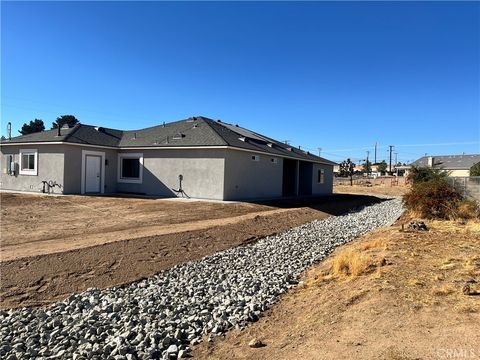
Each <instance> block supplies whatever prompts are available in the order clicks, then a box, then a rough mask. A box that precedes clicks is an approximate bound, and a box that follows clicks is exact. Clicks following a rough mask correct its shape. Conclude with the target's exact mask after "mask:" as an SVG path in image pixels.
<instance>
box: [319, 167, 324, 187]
mask: <svg viewBox="0 0 480 360" xmlns="http://www.w3.org/2000/svg"><path fill="white" fill-rule="evenodd" d="M317 182H318V183H319V184H323V183H324V182H325V169H318V179H317Z"/></svg>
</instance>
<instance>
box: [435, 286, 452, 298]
mask: <svg viewBox="0 0 480 360" xmlns="http://www.w3.org/2000/svg"><path fill="white" fill-rule="evenodd" d="M454 292H455V289H454V288H453V287H452V286H450V285H443V286H440V287H437V288H434V289H433V295H437V296H446V295H450V294H453V293H454Z"/></svg>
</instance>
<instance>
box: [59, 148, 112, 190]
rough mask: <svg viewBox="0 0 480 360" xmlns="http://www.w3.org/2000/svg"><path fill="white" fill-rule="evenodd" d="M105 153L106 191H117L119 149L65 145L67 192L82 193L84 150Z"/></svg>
mask: <svg viewBox="0 0 480 360" xmlns="http://www.w3.org/2000/svg"><path fill="white" fill-rule="evenodd" d="M83 150H88V151H98V152H103V153H105V160H106V163H107V164H106V165H105V190H104V191H105V193H114V192H116V191H117V153H118V151H117V150H113V149H103V148H95V147H86V146H85V147H84V146H65V194H80V193H81V178H82V151H83Z"/></svg>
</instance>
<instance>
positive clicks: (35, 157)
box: [18, 149, 38, 176]
mask: <svg viewBox="0 0 480 360" xmlns="http://www.w3.org/2000/svg"><path fill="white" fill-rule="evenodd" d="M26 154H28V155H32V154H33V169H23V155H26ZM18 155H19V158H20V159H19V161H18V162H19V170H18V173H19V174H20V175H29V176H37V175H38V149H20V150H19V151H18Z"/></svg>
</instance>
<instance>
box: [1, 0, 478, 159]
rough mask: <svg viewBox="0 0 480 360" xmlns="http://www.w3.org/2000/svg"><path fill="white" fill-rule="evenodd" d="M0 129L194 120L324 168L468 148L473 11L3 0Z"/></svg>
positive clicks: (472, 122)
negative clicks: (252, 134)
mask: <svg viewBox="0 0 480 360" xmlns="http://www.w3.org/2000/svg"><path fill="white" fill-rule="evenodd" d="M1 54H2V55H1V79H2V80H1V103H2V104H1V112H0V117H1V119H0V120H1V129H0V133H1V134H2V135H5V134H6V123H7V122H8V121H10V122H12V125H13V131H12V133H13V135H17V134H18V130H19V129H20V127H21V125H22V124H23V123H25V122H29V121H30V120H33V119H35V118H39V119H42V120H43V121H44V122H45V126H46V127H47V128H50V126H51V123H52V122H53V121H54V120H55V118H56V117H57V116H59V115H63V114H72V115H75V116H76V117H77V118H78V119H79V120H80V121H81V122H82V123H85V124H91V125H100V126H105V127H112V128H119V129H138V128H143V127H149V126H154V125H158V124H161V123H162V122H164V121H166V122H169V121H175V120H180V119H184V118H187V117H190V116H198V115H203V116H206V117H210V118H213V119H221V120H222V121H225V122H229V123H234V124H239V125H240V126H243V127H246V128H249V129H252V130H254V131H257V132H259V133H263V134H265V135H267V136H270V137H273V138H275V139H277V140H280V141H283V140H289V141H290V143H291V144H292V145H294V146H298V145H301V146H302V149H307V150H309V151H311V152H314V153H318V149H319V148H321V149H322V151H321V155H322V156H323V157H326V158H328V159H331V160H333V161H337V162H338V161H341V160H343V159H345V158H347V157H350V158H353V159H354V160H355V161H356V162H360V161H361V160H363V159H365V157H366V151H370V159H373V150H374V148H373V147H374V143H375V142H377V143H378V152H377V158H378V159H379V160H382V159H388V152H387V150H388V145H394V146H395V148H394V152H395V153H398V154H397V156H398V160H399V161H401V162H409V161H412V160H415V159H416V158H418V157H420V156H423V155H424V154H425V153H427V154H429V155H445V154H461V153H480V3H479V2H243V3H242V2H177V3H174V2H140V3H138V2H137V3H133V2H2V3H1Z"/></svg>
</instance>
